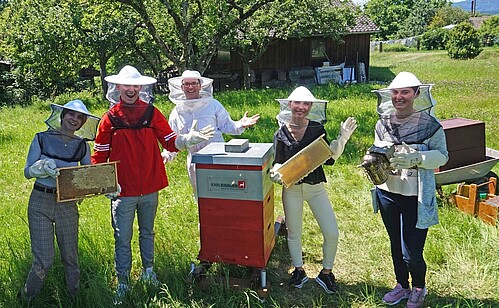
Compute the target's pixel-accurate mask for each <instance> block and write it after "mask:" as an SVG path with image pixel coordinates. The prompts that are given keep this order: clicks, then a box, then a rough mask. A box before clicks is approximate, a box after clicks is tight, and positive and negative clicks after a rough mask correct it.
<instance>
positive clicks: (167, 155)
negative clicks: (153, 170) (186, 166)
mask: <svg viewBox="0 0 499 308" xmlns="http://www.w3.org/2000/svg"><path fill="white" fill-rule="evenodd" d="M177 154H178V152H170V151H168V150H165V149H163V152H161V157H163V164H166V163H167V162H169V161H173V160H174V159H175V157H177Z"/></svg>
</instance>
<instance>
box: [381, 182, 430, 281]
mask: <svg viewBox="0 0 499 308" xmlns="http://www.w3.org/2000/svg"><path fill="white" fill-rule="evenodd" d="M376 193H377V195H378V198H379V201H380V211H381V217H382V218H383V223H384V224H385V227H386V231H387V232H388V236H389V237H390V247H391V252H392V261H393V267H394V270H395V277H396V279H397V282H398V283H400V284H401V285H402V287H404V288H408V287H409V274H410V275H411V277H412V286H413V287H424V286H425V278H426V262H425V260H424V258H423V249H424V245H425V242H426V235H427V234H428V229H418V228H416V222H417V220H418V197H417V196H403V195H399V194H395V193H391V192H388V191H385V190H381V189H378V188H377V189H376Z"/></svg>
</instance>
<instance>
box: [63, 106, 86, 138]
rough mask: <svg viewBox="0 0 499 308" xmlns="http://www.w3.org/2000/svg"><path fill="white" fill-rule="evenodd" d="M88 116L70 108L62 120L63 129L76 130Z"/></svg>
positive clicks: (66, 130)
mask: <svg viewBox="0 0 499 308" xmlns="http://www.w3.org/2000/svg"><path fill="white" fill-rule="evenodd" d="M86 120H87V116H86V115H85V114H83V113H81V112H78V111H73V110H68V111H67V112H66V114H65V115H64V116H63V117H62V120H61V130H63V131H65V132H73V133H74V132H75V131H77V130H79V129H80V128H81V127H82V126H83V124H85V121H86Z"/></svg>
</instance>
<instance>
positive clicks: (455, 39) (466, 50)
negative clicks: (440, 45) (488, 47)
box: [446, 22, 482, 59]
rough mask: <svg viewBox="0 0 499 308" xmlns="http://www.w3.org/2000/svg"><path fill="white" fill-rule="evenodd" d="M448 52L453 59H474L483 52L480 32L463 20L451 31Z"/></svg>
mask: <svg viewBox="0 0 499 308" xmlns="http://www.w3.org/2000/svg"><path fill="white" fill-rule="evenodd" d="M446 47H447V53H448V54H449V56H450V57H451V59H473V58H475V57H476V56H478V55H479V54H480V52H482V48H480V39H479V36H478V32H477V31H476V30H475V29H474V28H473V26H472V25H471V24H469V23H468V22H462V23H460V24H458V25H457V26H456V27H454V28H453V29H452V30H451V31H450V32H449V38H448V41H447V45H446Z"/></svg>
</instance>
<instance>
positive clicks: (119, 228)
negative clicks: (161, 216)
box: [111, 192, 158, 282]
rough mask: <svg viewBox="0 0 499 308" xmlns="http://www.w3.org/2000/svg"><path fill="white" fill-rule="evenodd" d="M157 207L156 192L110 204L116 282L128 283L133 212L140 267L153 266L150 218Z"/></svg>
mask: <svg viewBox="0 0 499 308" xmlns="http://www.w3.org/2000/svg"><path fill="white" fill-rule="evenodd" d="M157 208H158V192H154V193H151V194H147V195H143V196H136V197H118V198H116V199H114V200H112V202H111V223H112V226H113V229H114V240H115V248H114V262H115V266H116V274H117V275H118V279H119V280H120V282H124V281H123V280H126V281H128V278H129V274H130V269H131V267H132V248H131V241H132V236H133V221H134V219H135V212H137V220H138V225H139V247H140V257H141V259H142V266H143V267H144V268H147V267H152V266H153V264H154V219H155V217H156V211H157Z"/></svg>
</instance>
